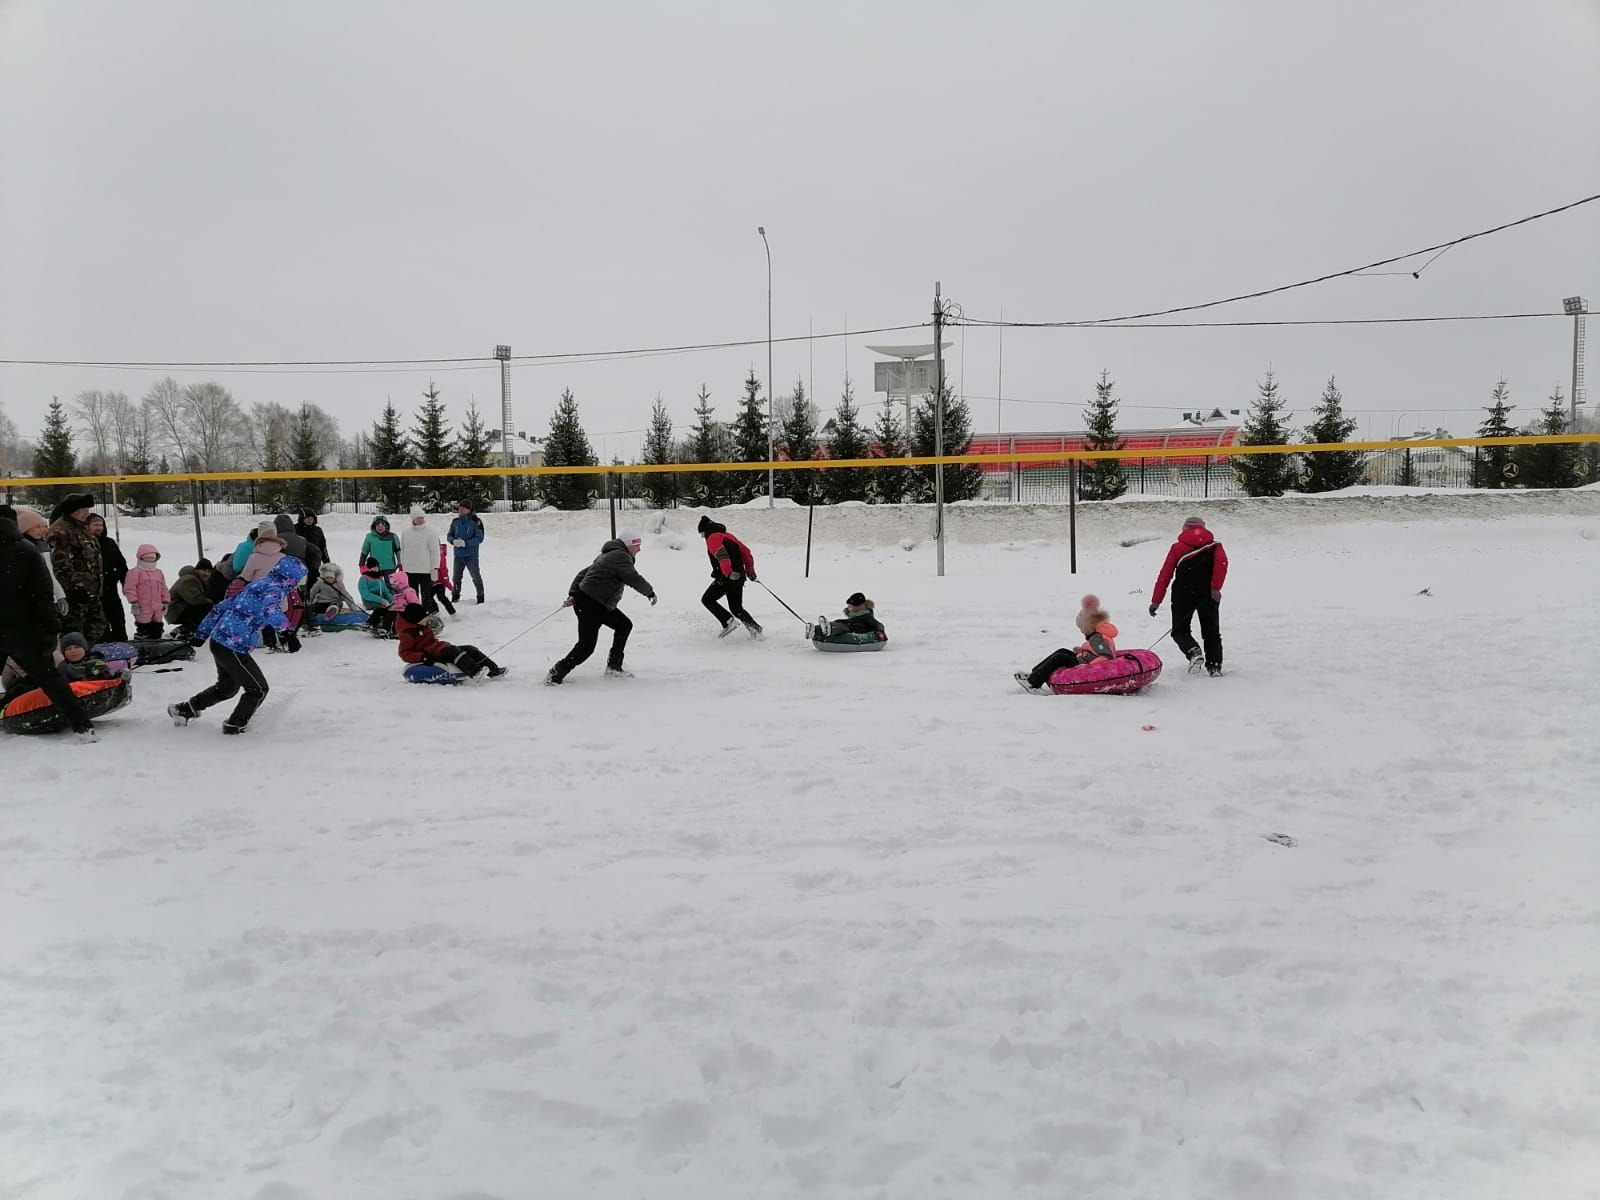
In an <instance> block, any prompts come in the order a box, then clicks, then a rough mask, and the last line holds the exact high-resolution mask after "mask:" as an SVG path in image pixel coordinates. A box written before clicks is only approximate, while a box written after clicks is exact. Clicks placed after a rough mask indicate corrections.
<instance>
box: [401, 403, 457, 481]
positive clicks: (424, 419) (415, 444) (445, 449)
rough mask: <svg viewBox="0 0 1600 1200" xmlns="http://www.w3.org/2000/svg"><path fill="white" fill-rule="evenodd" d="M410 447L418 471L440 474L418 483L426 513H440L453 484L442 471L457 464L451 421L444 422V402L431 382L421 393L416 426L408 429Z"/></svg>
mask: <svg viewBox="0 0 1600 1200" xmlns="http://www.w3.org/2000/svg"><path fill="white" fill-rule="evenodd" d="M411 446H412V455H413V458H414V460H415V463H416V467H417V469H418V470H422V471H438V472H440V474H438V475H433V476H429V477H427V478H423V479H419V480H417V483H418V484H419V485H421V491H422V495H421V498H420V502H421V504H422V507H423V508H425V509H427V510H428V511H429V512H439V511H440V510H441V509H443V508H444V507H445V504H446V502H447V501H448V500H450V499H451V497H450V496H448V495H447V494H446V493H448V492H450V491H451V490H452V488H453V486H454V485H453V482H452V481H451V480H450V479H449V478H447V477H446V476H445V475H444V474H443V472H445V471H448V470H449V469H450V468H451V467H453V466H455V465H456V463H455V446H454V444H453V442H452V441H451V438H450V422H449V421H448V420H446V419H445V410H444V401H442V400H440V399H439V389H438V388H437V387H435V386H434V384H433V381H432V380H431V379H430V380H429V381H428V390H427V391H425V392H423V393H422V407H420V408H419V409H417V423H416V424H415V425H413V426H412V427H411Z"/></svg>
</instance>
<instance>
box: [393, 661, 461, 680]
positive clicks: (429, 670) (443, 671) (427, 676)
mask: <svg viewBox="0 0 1600 1200" xmlns="http://www.w3.org/2000/svg"><path fill="white" fill-rule="evenodd" d="M401 674H402V675H404V676H405V677H406V682H407V683H442V684H445V685H449V684H452V683H465V682H466V681H467V677H466V676H465V675H463V674H462V673H461V672H460V671H452V670H451V669H450V668H449V667H444V666H440V665H438V664H437V663H412V664H411V665H410V666H409V667H407V668H406V669H405V670H404V671H402V672H401Z"/></svg>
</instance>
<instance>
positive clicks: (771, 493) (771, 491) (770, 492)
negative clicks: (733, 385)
mask: <svg viewBox="0 0 1600 1200" xmlns="http://www.w3.org/2000/svg"><path fill="white" fill-rule="evenodd" d="M756 232H757V233H759V234H760V235H761V244H762V245H763V246H764V247H766V251H767V462H769V463H770V462H772V444H773V443H772V243H771V242H769V241H767V227H766V226H765V225H757V226H756ZM777 494H778V493H777V491H776V489H775V488H774V487H773V477H772V468H771V467H770V466H769V467H768V468H767V507H768V508H771V507H772V506H773V504H774V503H776V501H775V500H774V499H773V497H775V496H776V495H777Z"/></svg>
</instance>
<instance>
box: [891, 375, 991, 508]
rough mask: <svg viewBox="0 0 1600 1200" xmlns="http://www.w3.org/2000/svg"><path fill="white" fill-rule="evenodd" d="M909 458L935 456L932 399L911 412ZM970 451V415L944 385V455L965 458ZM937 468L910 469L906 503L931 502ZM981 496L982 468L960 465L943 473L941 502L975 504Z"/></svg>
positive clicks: (935, 418)
mask: <svg viewBox="0 0 1600 1200" xmlns="http://www.w3.org/2000/svg"><path fill="white" fill-rule="evenodd" d="M910 442H911V456H912V457H913V458H923V457H931V456H932V455H934V454H935V453H937V452H938V446H939V438H938V414H937V413H936V412H935V410H934V400H933V397H932V396H924V397H923V398H922V399H921V400H920V401H919V402H918V403H917V406H916V408H914V409H912V410H911V437H910ZM970 449H972V413H971V411H970V410H969V409H968V408H967V402H966V401H965V400H962V399H959V398H958V397H957V396H956V394H955V391H954V389H952V388H951V386H950V385H949V384H948V383H946V384H945V385H944V452H945V453H946V454H965V453H966V452H967V451H968V450H970ZM937 472H938V468H937V467H912V468H911V471H910V476H911V477H910V481H909V483H910V493H911V494H910V497H909V498H910V499H912V500H915V501H917V502H918V503H922V504H927V503H932V502H933V500H934V498H935V487H934V482H935V480H936V478H937ZM982 494H983V468H982V467H980V466H978V465H977V464H976V463H962V464H953V465H951V466H947V467H945V469H944V498H945V500H946V502H949V501H953V500H976V499H977V498H978V497H979V496H980V495H982Z"/></svg>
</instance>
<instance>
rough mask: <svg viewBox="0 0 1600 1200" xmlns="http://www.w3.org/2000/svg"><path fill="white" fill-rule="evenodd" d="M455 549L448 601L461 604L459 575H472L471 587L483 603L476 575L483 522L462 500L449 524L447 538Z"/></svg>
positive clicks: (479, 582) (478, 577) (467, 503)
mask: <svg viewBox="0 0 1600 1200" xmlns="http://www.w3.org/2000/svg"><path fill="white" fill-rule="evenodd" d="M448 540H449V542H450V545H451V546H453V547H454V548H455V553H454V558H455V561H454V562H453V563H452V564H451V566H452V570H451V572H450V599H451V600H453V601H455V602H456V603H457V604H460V603H461V573H462V571H463V570H465V571H468V572H470V573H471V575H472V586H473V587H475V588H477V589H478V603H479V604H482V603H483V576H482V575H480V574H478V547H479V546H481V545H483V522H482V521H480V520H479V519H478V514H477V513H475V512H473V511H472V505H471V504H470V503H469V502H468V501H466V500H463V501H462V502H461V503H460V504H458V505H456V519H455V520H454V521H451V522H450V533H449V538H448Z"/></svg>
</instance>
